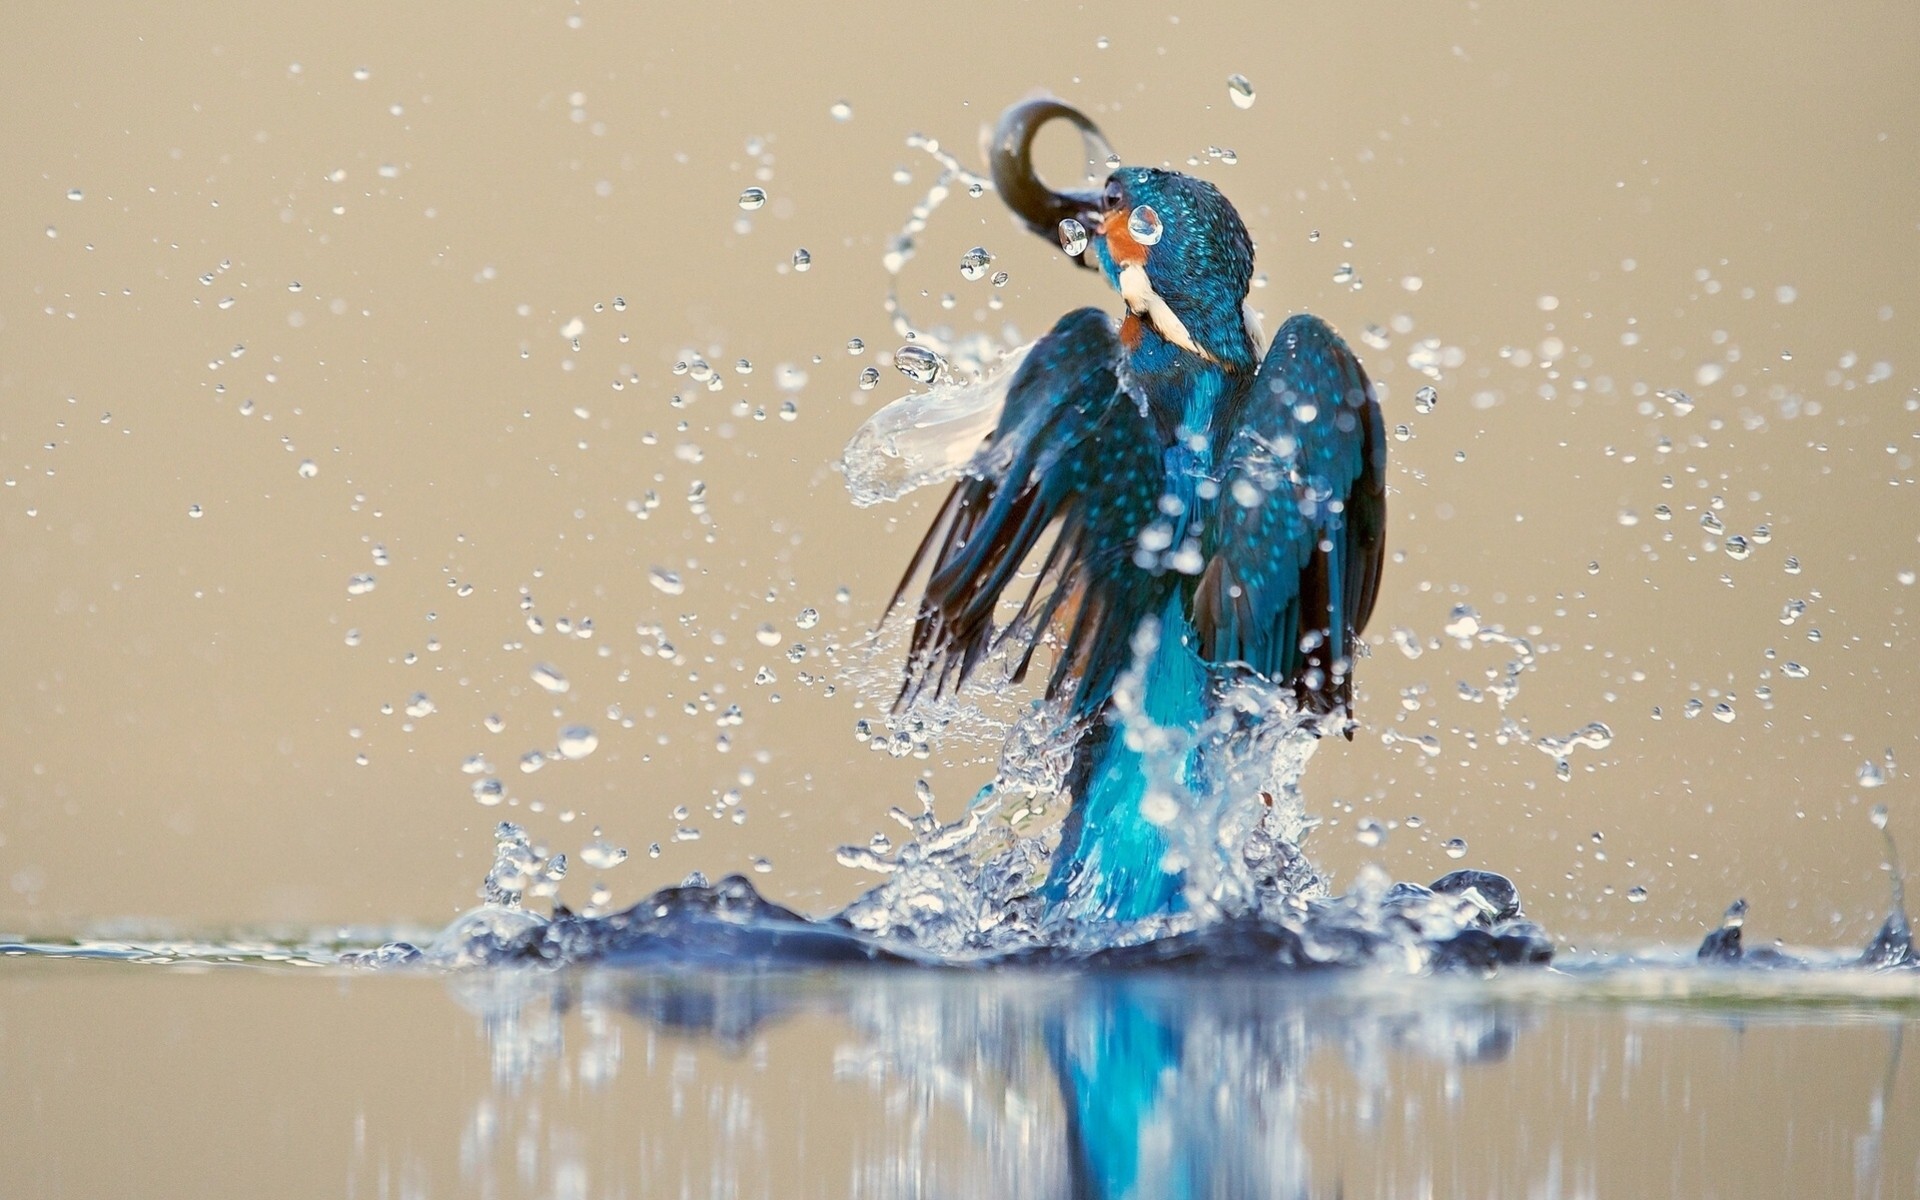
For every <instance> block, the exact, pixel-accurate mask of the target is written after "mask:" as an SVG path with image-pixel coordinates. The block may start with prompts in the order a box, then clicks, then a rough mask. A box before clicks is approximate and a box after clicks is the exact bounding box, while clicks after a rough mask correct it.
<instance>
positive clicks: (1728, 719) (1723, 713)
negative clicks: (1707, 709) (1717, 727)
mask: <svg viewBox="0 0 1920 1200" xmlns="http://www.w3.org/2000/svg"><path fill="white" fill-rule="evenodd" d="M1734 716H1735V714H1734V711H1733V705H1731V704H1728V703H1727V702H1726V701H1725V700H1722V701H1721V702H1720V703H1718V704H1716V705H1714V706H1713V719H1714V720H1716V721H1718V722H1720V723H1721V724H1722V725H1731V724H1733V718H1734Z"/></svg>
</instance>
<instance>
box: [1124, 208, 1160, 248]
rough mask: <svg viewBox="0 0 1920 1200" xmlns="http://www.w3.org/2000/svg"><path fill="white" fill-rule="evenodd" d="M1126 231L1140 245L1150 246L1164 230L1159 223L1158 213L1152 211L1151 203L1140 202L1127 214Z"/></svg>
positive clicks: (1157, 240) (1156, 241) (1155, 242)
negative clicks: (1138, 205)
mask: <svg viewBox="0 0 1920 1200" xmlns="http://www.w3.org/2000/svg"><path fill="white" fill-rule="evenodd" d="M1127 232H1128V233H1130V234H1132V235H1133V240H1134V241H1136V242H1139V243H1140V244H1141V245H1142V246H1152V245H1155V244H1157V243H1158V242H1159V241H1160V235H1161V234H1162V233H1164V232H1166V230H1165V228H1164V227H1163V226H1162V225H1161V224H1160V214H1159V213H1157V212H1155V211H1153V205H1151V204H1142V205H1141V206H1140V207H1138V208H1136V209H1134V210H1133V211H1132V212H1131V213H1129V214H1127Z"/></svg>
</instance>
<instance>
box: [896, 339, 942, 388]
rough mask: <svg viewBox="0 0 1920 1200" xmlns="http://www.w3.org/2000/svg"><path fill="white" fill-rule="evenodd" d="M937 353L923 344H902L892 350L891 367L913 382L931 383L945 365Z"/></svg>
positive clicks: (938, 376)
mask: <svg viewBox="0 0 1920 1200" xmlns="http://www.w3.org/2000/svg"><path fill="white" fill-rule="evenodd" d="M945 366H946V363H945V362H943V361H942V360H941V358H940V356H939V355H938V354H935V353H934V352H933V351H931V350H929V349H927V348H926V347H925V346H902V347H900V348H899V349H898V350H895V351H894V352H893V369H894V370H896V371H898V372H900V373H901V374H902V375H905V376H906V377H907V378H908V379H911V380H913V381H914V382H915V383H932V382H933V381H934V380H936V379H938V378H940V372H941V368H943V367H945Z"/></svg>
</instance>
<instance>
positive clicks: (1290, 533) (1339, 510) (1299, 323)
mask: <svg viewBox="0 0 1920 1200" xmlns="http://www.w3.org/2000/svg"><path fill="white" fill-rule="evenodd" d="M1228 416H1229V421H1228V424H1227V425H1226V426H1225V430H1224V431H1223V434H1224V436H1226V437H1227V439H1228V441H1227V445H1226V449H1225V453H1224V455H1223V462H1224V464H1225V471H1224V475H1223V477H1222V480H1221V483H1222V490H1221V495H1220V500H1219V504H1218V507H1217V508H1216V510H1215V516H1214V529H1213V537H1212V539H1211V544H1212V547H1213V556H1212V558H1211V560H1210V561H1209V562H1208V564H1207V567H1206V569H1205V571H1204V573H1203V574H1202V576H1201V580H1200V584H1199V587H1198V589H1197V590H1196V594H1195V597H1194V624H1195V627H1196V629H1197V630H1198V632H1199V635H1200V645H1201V647H1202V651H1203V653H1204V654H1205V655H1206V657H1208V658H1210V659H1212V660H1214V661H1216V662H1241V663H1245V664H1246V665H1248V666H1250V667H1252V668H1253V669H1254V670H1256V671H1258V672H1260V673H1261V674H1262V675H1265V676H1266V677H1267V678H1268V679H1271V680H1273V681H1275V682H1277V683H1291V684H1292V685H1293V686H1294V688H1295V692H1296V694H1297V695H1298V697H1299V699H1300V703H1301V705H1302V707H1305V708H1308V709H1310V710H1312V711H1314V712H1319V713H1331V712H1335V711H1340V712H1351V711H1352V705H1353V684H1352V681H1351V680H1352V676H1351V667H1352V663H1353V655H1354V647H1355V645H1356V644H1357V642H1358V639H1359V636H1360V631H1361V630H1362V629H1363V628H1364V627H1365V626H1366V623H1367V617H1368V615H1369V614H1371V613H1372V612H1373V601H1374V594H1375V592H1376V591H1377V589H1378V587H1379V583H1380V564H1381V557H1382V554H1383V551H1384V549H1385V539H1384V536H1383V535H1384V533H1385V528H1386V484H1385V478H1384V476H1385V470H1386V459H1387V448H1386V439H1385V437H1384V434H1383V430H1382V429H1381V424H1380V405H1379V403H1378V402H1377V401H1376V400H1375V399H1374V395H1373V387H1372V385H1371V384H1370V383H1368V381H1367V376H1366V372H1365V371H1363V370H1361V368H1360V363H1359V360H1358V359H1356V358H1354V356H1353V351H1351V350H1350V349H1348V348H1347V344H1346V343H1345V342H1344V341H1342V340H1341V339H1340V335H1339V334H1337V333H1335V332H1334V331H1333V330H1332V328H1331V327H1329V326H1328V325H1327V323H1326V322H1324V321H1322V320H1320V319H1319V318H1318V317H1314V316H1310V315H1306V314H1302V315H1300V316H1296V317H1293V318H1290V319H1289V320H1288V321H1287V323H1286V324H1285V325H1283V326H1281V327H1280V332H1279V334H1278V335H1276V336H1275V337H1274V339H1273V345H1272V346H1270V347H1269V348H1268V350H1267V356H1266V359H1265V360H1264V361H1263V362H1262V363H1261V364H1260V372H1259V374H1258V375H1257V376H1256V377H1255V379H1254V383H1253V386H1252V388H1251V389H1249V390H1248V392H1247V394H1246V396H1245V399H1244V400H1243V401H1242V402H1241V405H1240V407H1239V409H1238V411H1237V412H1234V413H1231V414H1228Z"/></svg>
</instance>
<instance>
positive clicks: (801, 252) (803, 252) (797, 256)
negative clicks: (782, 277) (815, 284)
mask: <svg viewBox="0 0 1920 1200" xmlns="http://www.w3.org/2000/svg"><path fill="white" fill-rule="evenodd" d="M811 266H813V255H811V254H809V253H807V248H806V247H805V246H802V247H800V248H799V249H798V250H795V251H794V252H793V269H794V270H796V271H801V272H804V271H806V270H807V269H808V268H809V267H811Z"/></svg>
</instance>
